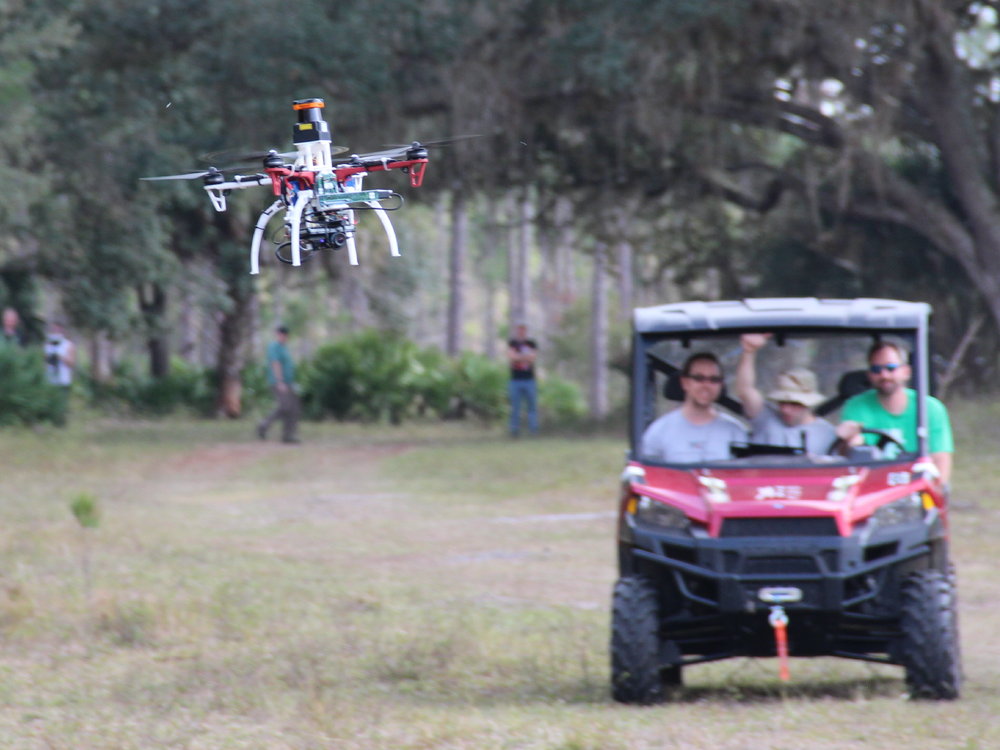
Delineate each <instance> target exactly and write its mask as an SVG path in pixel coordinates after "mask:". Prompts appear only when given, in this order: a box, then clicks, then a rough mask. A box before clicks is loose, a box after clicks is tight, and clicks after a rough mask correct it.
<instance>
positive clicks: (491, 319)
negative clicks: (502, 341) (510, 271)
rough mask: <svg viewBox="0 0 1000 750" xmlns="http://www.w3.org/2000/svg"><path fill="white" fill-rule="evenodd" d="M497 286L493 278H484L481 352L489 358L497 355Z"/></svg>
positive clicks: (494, 357)
mask: <svg viewBox="0 0 1000 750" xmlns="http://www.w3.org/2000/svg"><path fill="white" fill-rule="evenodd" d="M496 300H497V287H496V283H495V282H494V281H493V279H486V304H485V308H484V310H483V337H484V341H483V354H485V355H486V356H487V357H489V358H490V359H496V357H497V320H496V306H497V301H496Z"/></svg>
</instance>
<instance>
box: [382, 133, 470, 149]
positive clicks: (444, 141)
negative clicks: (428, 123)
mask: <svg viewBox="0 0 1000 750" xmlns="http://www.w3.org/2000/svg"><path fill="white" fill-rule="evenodd" d="M482 137H483V136H482V135H481V134H480V133H473V134H470V135H453V136H451V137H450V138H439V139H438V140H436V141H414V142H413V143H387V144H385V145H386V148H396V149H400V148H417V147H421V146H422V147H423V148H444V147H445V146H450V145H451V144H452V143H457V142H458V141H468V140H471V139H473V138H482Z"/></svg>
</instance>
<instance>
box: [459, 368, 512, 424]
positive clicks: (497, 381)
mask: <svg viewBox="0 0 1000 750" xmlns="http://www.w3.org/2000/svg"><path fill="white" fill-rule="evenodd" d="M454 368H455V396H456V398H457V399H458V403H459V414H464V413H465V411H466V410H468V411H470V412H472V413H473V414H475V415H476V416H477V417H479V418H480V419H482V420H485V421H487V422H489V421H493V420H495V419H499V418H500V417H502V416H503V415H504V413H505V411H506V410H507V406H508V404H507V381H508V379H509V377H510V374H509V373H508V371H507V368H506V367H505V366H504V365H503V364H501V363H499V362H494V361H493V360H492V359H489V358H488V357H484V356H483V355H482V354H474V353H472V352H463V353H462V355H461V356H460V357H459V358H458V359H457V360H456V361H455V363H454Z"/></svg>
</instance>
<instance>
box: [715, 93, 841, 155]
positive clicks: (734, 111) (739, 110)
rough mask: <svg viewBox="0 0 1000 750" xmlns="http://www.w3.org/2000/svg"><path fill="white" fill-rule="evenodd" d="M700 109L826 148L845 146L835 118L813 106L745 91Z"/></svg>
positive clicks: (716, 115)
mask: <svg viewBox="0 0 1000 750" xmlns="http://www.w3.org/2000/svg"><path fill="white" fill-rule="evenodd" d="M702 112H703V114H706V115H710V116H712V117H719V118H722V119H724V120H732V121H734V122H743V123H747V124H748V125H757V126H759V127H765V128H770V129H772V130H779V131H781V132H783V133H788V134H790V135H794V136H797V137H798V138H801V139H802V140H804V141H806V142H807V143H814V144H817V145H820V146H827V147H829V148H840V147H842V146H843V145H844V135H843V131H842V130H841V128H840V125H839V124H838V123H837V121H836V120H834V119H832V118H830V117H827V116H826V115H824V114H822V113H820V112H818V111H817V110H815V109H813V108H812V107H806V106H804V105H802V104H797V103H796V102H783V101H780V100H778V99H773V98H770V97H765V96H763V95H761V94H759V93H753V92H746V93H742V94H738V95H735V96H734V97H733V98H732V99H730V100H729V101H722V102H715V103H711V104H707V105H705V107H704V108H703V109H702Z"/></svg>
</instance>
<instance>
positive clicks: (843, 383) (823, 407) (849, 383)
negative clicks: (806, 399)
mask: <svg viewBox="0 0 1000 750" xmlns="http://www.w3.org/2000/svg"><path fill="white" fill-rule="evenodd" d="M871 387H872V384H871V381H870V380H868V371H867V370H851V371H850V372H845V373H844V374H843V375H841V376H840V382H839V383H838V384H837V395H836V396H834V397H833V398H828V399H827V400H826V401H824V402H823V403H822V404H820V405H819V406H817V407H816V408H815V409H813V413H814V414H815V415H816V416H817V417H824V416H826V415H827V414H829V413H830V412H834V411H837V409H839V408H840V407H841V406H843V405H844V402H845V401H847V399H849V398H851V397H853V396H857V395H858V394H859V393H864V392H865V391H867V390H868V389H869V388H871Z"/></svg>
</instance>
